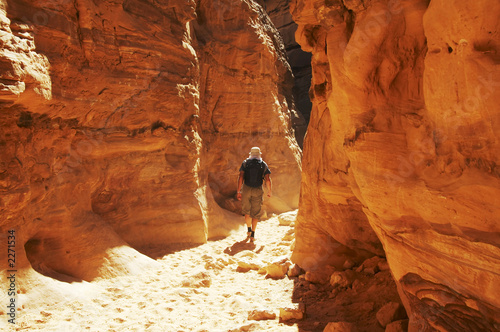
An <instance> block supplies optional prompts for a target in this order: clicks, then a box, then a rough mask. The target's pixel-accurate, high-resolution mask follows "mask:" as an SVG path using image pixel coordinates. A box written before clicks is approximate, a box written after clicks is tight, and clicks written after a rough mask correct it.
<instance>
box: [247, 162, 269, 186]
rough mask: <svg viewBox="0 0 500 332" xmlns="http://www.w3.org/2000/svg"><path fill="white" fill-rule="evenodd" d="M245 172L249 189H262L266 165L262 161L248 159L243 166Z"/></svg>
mask: <svg viewBox="0 0 500 332" xmlns="http://www.w3.org/2000/svg"><path fill="white" fill-rule="evenodd" d="M243 169H244V170H245V184H246V185H247V186H249V187H254V188H257V187H260V186H262V183H263V182H264V181H263V180H264V171H265V170H266V163H265V162H264V161H262V160H261V159H247V160H245V164H244V166H243Z"/></svg>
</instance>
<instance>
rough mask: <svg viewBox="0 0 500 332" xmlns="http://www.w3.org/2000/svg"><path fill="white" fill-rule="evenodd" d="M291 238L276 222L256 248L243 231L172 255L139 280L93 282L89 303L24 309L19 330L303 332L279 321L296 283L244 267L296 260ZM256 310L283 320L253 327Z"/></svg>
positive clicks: (263, 228) (262, 231)
mask: <svg viewBox="0 0 500 332" xmlns="http://www.w3.org/2000/svg"><path fill="white" fill-rule="evenodd" d="M292 233H293V227H290V226H280V225H279V220H278V217H273V218H270V219H268V220H265V221H262V222H260V223H259V224H258V227H257V232H256V238H257V240H256V242H255V243H254V244H252V243H248V242H247V241H243V240H245V237H246V227H243V225H242V227H241V228H240V230H239V231H237V232H234V233H233V234H232V235H230V236H229V237H227V238H224V239H221V240H217V241H210V242H208V243H206V244H203V245H201V246H198V247H195V248H191V249H185V250H178V251H175V250H173V251H172V253H170V254H167V255H165V256H163V257H161V258H158V259H157V262H158V263H159V264H158V266H157V267H155V268H152V269H150V270H147V271H141V272H140V273H139V274H137V275H133V276H124V277H118V278H114V279H112V280H100V281H96V282H93V283H91V284H92V286H94V287H92V288H96V287H97V288H99V289H100V292H97V293H95V292H93V294H91V295H89V296H88V297H87V298H79V299H78V300H69V301H68V302H66V303H62V304H60V305H57V306H45V305H41V306H39V307H37V308H36V309H33V308H32V309H29V310H23V311H21V312H20V314H19V318H20V324H19V325H18V326H17V330H25V329H29V330H46V331H68V330H74V331H80V330H81V331H210V332H212V331H250V330H255V331H297V330H298V327H297V325H296V323H295V324H294V323H293V322H287V324H288V325H286V324H285V323H280V321H279V308H284V307H290V306H292V293H293V287H294V281H293V280H292V279H289V278H288V277H284V278H283V279H272V278H266V274H265V272H264V274H262V273H263V271H261V274H259V273H258V270H255V269H246V268H241V267H240V266H239V265H245V264H246V263H251V264H257V265H261V267H262V266H265V265H266V263H269V262H272V261H274V260H276V259H280V258H283V257H289V256H290V245H291V243H292V241H293V236H292V235H291V234H292ZM174 249H175V248H174ZM238 262H240V264H238ZM254 268H257V267H256V266H254ZM87 285H88V284H87ZM68 286H70V285H68ZM88 286H89V285H88ZM71 287H72V285H71ZM75 287H82V290H85V287H84V286H83V285H80V286H75ZM255 309H267V310H268V311H270V312H272V313H275V314H276V315H277V317H276V318H275V319H270V320H260V321H256V320H249V319H248V316H249V312H251V311H252V310H255Z"/></svg>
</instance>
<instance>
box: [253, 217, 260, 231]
mask: <svg viewBox="0 0 500 332" xmlns="http://www.w3.org/2000/svg"><path fill="white" fill-rule="evenodd" d="M257 222H259V220H258V219H252V231H253V232H255V229H256V228H257Z"/></svg>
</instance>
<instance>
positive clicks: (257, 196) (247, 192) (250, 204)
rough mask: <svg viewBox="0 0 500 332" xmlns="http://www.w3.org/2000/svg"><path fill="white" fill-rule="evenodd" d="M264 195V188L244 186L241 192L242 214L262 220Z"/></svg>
mask: <svg viewBox="0 0 500 332" xmlns="http://www.w3.org/2000/svg"><path fill="white" fill-rule="evenodd" d="M263 195H264V190H262V186H261V187H258V188H253V187H249V186H247V185H245V184H243V189H242V192H241V212H242V213H243V214H245V215H247V214H248V215H250V217H251V218H252V219H257V220H260V217H261V215H262V211H261V207H262V202H263V198H262V196H263Z"/></svg>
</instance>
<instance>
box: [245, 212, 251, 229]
mask: <svg viewBox="0 0 500 332" xmlns="http://www.w3.org/2000/svg"><path fill="white" fill-rule="evenodd" d="M245 222H246V223H247V227H251V226H252V218H250V215H248V214H245Z"/></svg>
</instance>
